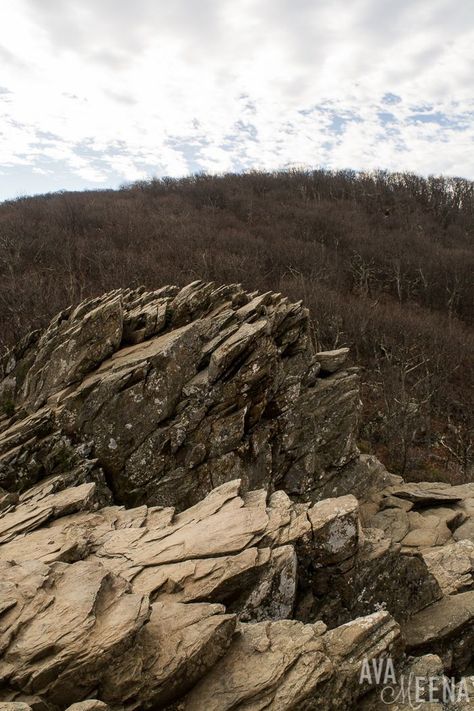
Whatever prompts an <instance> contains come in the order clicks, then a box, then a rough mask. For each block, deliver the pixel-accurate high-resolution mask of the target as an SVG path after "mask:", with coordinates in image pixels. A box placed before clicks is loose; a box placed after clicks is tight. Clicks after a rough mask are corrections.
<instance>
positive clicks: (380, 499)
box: [0, 282, 474, 711]
mask: <svg viewBox="0 0 474 711" xmlns="http://www.w3.org/2000/svg"><path fill="white" fill-rule="evenodd" d="M346 358H347V349H340V350H339V351H334V352H319V351H318V348H317V346H315V345H314V342H313V337H312V334H311V329H310V324H309V320H308V312H307V311H306V309H304V308H303V307H302V306H301V304H300V303H297V304H291V303H289V302H288V301H287V299H285V298H284V297H282V296H281V295H280V294H274V293H272V292H268V293H265V294H258V293H246V292H244V291H243V290H242V288H241V287H240V286H238V285H229V286H225V287H215V285H214V284H212V283H205V282H194V283H192V284H189V285H188V286H186V287H184V288H182V289H180V288H178V287H164V288H163V289H158V290H156V291H146V290H145V289H136V290H126V289H120V290H116V291H114V292H110V293H109V294H105V295H104V296H102V297H98V298H95V299H90V300H87V301H85V302H83V303H82V304H79V305H78V306H77V307H71V308H69V309H66V310H65V311H64V312H62V313H61V314H59V315H58V316H57V317H56V318H55V319H53V321H52V322H51V324H50V325H49V326H48V328H47V329H45V330H44V331H43V332H41V333H40V332H37V333H35V334H32V335H31V336H30V337H28V338H26V339H24V341H23V342H22V343H21V344H19V345H18V346H17V347H16V348H14V349H13V350H12V351H11V352H10V353H9V354H8V355H7V356H6V357H5V358H4V359H3V361H2V363H1V364H0V397H1V398H2V401H3V402H6V403H7V405H8V407H7V408H6V409H5V414H4V416H2V418H1V419H0V487H1V488H0V700H1V703H5V704H10V703H12V704H26V706H27V707H28V708H30V709H31V710H32V711H66V709H68V708H69V711H94V710H95V709H97V711H99V709H104V711H105V710H106V709H110V710H111V711H141V710H142V709H147V708H149V709H151V708H154V709H165V708H166V709H167V711H175V710H176V709H177V708H182V709H191V710H192V709H199V710H200V709H202V708H205V709H210V710H212V708H215V709H216V710H217V709H219V711H220V709H226V708H228V709H236V711H237V709H238V710H239V711H244V710H246V711H252V710H253V709H255V711H257V709H258V710H259V711H261V709H263V707H265V708H268V709H272V710H274V711H281V710H283V709H295V710H297V709H300V711H303V709H305V710H306V711H309V709H313V708H314V709H320V710H321V709H322V711H325V709H328V710H329V709H335V708H337V709H352V708H355V705H356V704H357V703H358V702H359V700H360V699H361V697H362V696H364V695H366V701H368V700H369V699H370V694H369V695H367V692H370V689H371V688H372V684H369V685H364V684H360V683H359V673H360V668H361V664H362V662H363V660H364V659H367V658H368V659H375V658H376V657H379V656H382V657H383V656H385V657H386V656H388V655H391V656H393V657H394V659H396V660H398V661H400V664H402V665H403V664H404V665H405V666H406V664H407V660H406V657H405V656H404V655H403V640H402V637H401V635H400V630H399V627H398V623H400V624H402V625H403V631H404V635H405V637H406V639H407V642H408V648H409V650H411V651H413V652H415V653H419V652H421V653H423V652H427V651H430V652H431V651H435V652H439V654H440V656H441V657H442V661H443V664H444V666H445V670H446V671H449V670H455V671H456V672H463V671H464V670H465V669H467V668H468V665H469V663H470V662H471V661H472V646H473V639H474V631H473V620H474V610H473V609H472V607H473V600H472V598H471V597H470V595H471V594H472V593H474V590H472V587H473V582H472V580H473V579H472V562H473V556H472V550H471V549H472V545H471V543H469V542H468V541H465V540H462V537H464V536H466V535H467V536H469V535H470V530H471V529H470V528H469V527H470V524H471V521H472V520H474V518H473V515H474V485H470V484H466V485H463V486H459V487H449V486H448V485H442V484H433V483H416V484H411V483H408V484H407V483H405V482H403V480H402V479H401V478H400V477H395V476H393V475H391V474H389V473H388V472H387V471H386V470H385V468H384V467H383V466H382V465H381V464H380V462H378V460H377V459H376V458H375V457H371V456H370V455H362V456H360V455H359V452H358V449H357V447H356V444H355V440H356V435H357V424H358V416H359V410H360V398H359V381H358V375H357V370H356V369H355V368H347V367H346V365H345V363H346ZM282 489H283V490H282ZM328 497H330V498H328ZM125 506H126V507H128V508H125ZM460 537H461V538H460ZM453 541H458V542H453ZM427 546H429V547H428V548H427ZM466 590H467V591H468V592H465V591H466ZM466 596H467V597H466ZM291 618H296V619H291ZM423 659H424V662H423V661H421V662H420V664H421V665H423V664H424V663H425V662H426V660H427V658H423ZM412 666H413V664H412ZM404 668H405V667H404ZM413 668H415V667H413ZM420 668H421V667H420ZM71 704H73V706H71Z"/></svg>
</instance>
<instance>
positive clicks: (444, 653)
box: [402, 590, 474, 673]
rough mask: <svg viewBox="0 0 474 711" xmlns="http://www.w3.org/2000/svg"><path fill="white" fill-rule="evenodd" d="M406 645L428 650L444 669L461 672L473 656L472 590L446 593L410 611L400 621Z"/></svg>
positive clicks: (418, 651) (473, 594)
mask: <svg viewBox="0 0 474 711" xmlns="http://www.w3.org/2000/svg"><path fill="white" fill-rule="evenodd" d="M402 632H403V635H404V637H405V640H406V644H407V649H408V650H409V651H411V652H414V653H416V654H419V653H424V652H426V651H430V652H432V653H434V654H437V655H439V656H440V657H441V659H442V660H443V663H444V666H445V669H446V670H448V671H451V672H453V673H459V672H463V671H464V670H465V669H467V668H468V667H469V665H470V664H471V663H472V661H473V658H474V590H471V591H468V592H462V593H458V594H457V595H449V596H447V597H444V598H442V599H441V600H439V601H438V602H435V603H433V605H430V606H429V607H426V608H425V609H424V610H421V611H420V612H418V613H416V614H415V615H413V616H412V617H411V618H410V620H409V621H408V622H407V623H406V624H404V625H402Z"/></svg>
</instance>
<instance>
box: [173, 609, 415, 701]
mask: <svg viewBox="0 0 474 711" xmlns="http://www.w3.org/2000/svg"><path fill="white" fill-rule="evenodd" d="M400 649H401V644H400V639H399V629H398V626H397V625H396V624H395V623H394V622H393V620H392V619H391V618H390V616H389V615H387V614H386V613H376V614H375V615H372V616H370V617H366V618H361V619H358V620H354V621H353V622H351V623H349V624H348V625H345V626H343V627H341V628H339V629H338V630H335V631H333V632H327V633H325V627H324V625H323V624H322V623H316V624H314V625H304V624H303V623H301V622H296V621H292V620H284V621H281V622H273V623H259V624H255V625H240V627H239V630H238V635H237V636H236V638H235V640H234V641H233V643H232V645H231V646H230V648H229V651H228V653H227V654H226V655H225V656H224V657H223V658H222V659H221V661H220V662H219V663H218V664H217V665H216V666H215V667H214V669H213V670H212V671H211V672H210V673H209V674H208V675H207V676H206V677H204V678H203V679H202V680H201V682H200V683H199V684H198V685H197V686H196V687H195V688H194V689H193V690H192V691H191V692H190V694H189V695H188V696H187V698H186V699H185V700H184V702H183V703H182V705H180V707H179V708H181V709H182V710H183V711H201V710H202V709H206V711H230V710H231V709H239V710H240V709H242V710H243V709H245V711H257V710H258V709H262V708H269V709H275V710H276V709H278V710H279V711H285V710H288V711H290V710H292V711H293V710H296V709H303V708H304V709H323V710H324V709H332V708H350V707H353V706H351V704H353V703H354V701H355V700H356V699H357V698H358V697H359V696H360V695H361V694H362V693H363V692H364V691H366V690H367V689H364V688H363V686H361V685H360V684H359V675H360V668H361V664H362V661H363V659H365V658H368V659H372V658H373V657H376V656H378V655H381V654H384V653H388V652H390V653H392V654H393V655H394V658H397V656H398V655H399V654H400ZM336 703H337V704H339V705H338V706H335V704H336Z"/></svg>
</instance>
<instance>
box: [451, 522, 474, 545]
mask: <svg viewBox="0 0 474 711" xmlns="http://www.w3.org/2000/svg"><path fill="white" fill-rule="evenodd" d="M453 538H454V540H455V541H471V542H472V543H474V517H472V518H469V519H468V520H467V521H466V522H465V523H463V524H462V526H459V528H457V529H456V530H455V531H454V533H453Z"/></svg>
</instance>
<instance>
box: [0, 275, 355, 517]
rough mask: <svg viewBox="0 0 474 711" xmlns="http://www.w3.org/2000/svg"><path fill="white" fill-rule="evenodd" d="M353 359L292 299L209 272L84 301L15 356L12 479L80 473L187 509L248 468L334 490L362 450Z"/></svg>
mask: <svg viewBox="0 0 474 711" xmlns="http://www.w3.org/2000/svg"><path fill="white" fill-rule="evenodd" d="M346 356H347V349H342V351H341V352H339V351H334V352H328V353H324V352H319V353H317V349H316V348H315V346H314V344H313V340H312V338H311V331H310V328H309V319H308V312H307V310H306V309H304V308H303V307H302V306H301V304H299V303H297V304H292V303H289V302H288V300H287V299H285V298H284V297H282V296H281V295H280V294H272V293H267V294H247V293H245V292H244V291H243V290H242V289H241V288H240V287H239V286H228V287H220V288H216V287H215V286H214V285H213V284H206V283H202V282H195V283H193V284H190V285H189V286H188V287H185V288H184V289H181V290H180V289H178V288H176V287H165V288H163V289H160V290H158V291H155V292H146V291H144V290H136V291H127V290H122V291H117V292H112V293H110V294H106V295H105V296H103V297H102V298H98V299H92V300H89V301H86V302H83V303H82V304H80V305H79V306H78V307H76V308H74V309H72V308H70V309H67V310H66V311H64V312H63V313H61V314H59V315H58V316H57V317H56V318H55V319H53V321H52V322H51V324H50V325H49V326H48V328H47V329H46V330H45V331H44V332H43V333H41V334H32V336H30V337H29V338H28V339H26V340H25V341H24V342H23V343H22V344H20V345H19V346H18V347H17V348H16V349H14V350H13V351H12V352H11V353H10V354H9V355H8V356H7V357H6V358H5V360H4V364H3V380H1V381H0V402H3V403H4V408H5V410H7V411H8V413H9V414H12V411H14V414H13V417H10V418H9V419H6V418H5V419H4V422H3V424H2V432H1V433H0V486H1V487H3V488H4V489H6V490H7V491H15V490H20V491H21V490H23V489H24V488H26V487H28V486H31V485H32V484H34V483H36V482H37V481H38V480H39V479H41V478H44V477H45V476H48V475H50V474H54V473H55V472H57V471H60V472H61V473H62V474H64V471H65V470H66V469H67V470H70V471H71V472H73V476H72V481H74V483H76V482H77V478H78V476H82V477H83V480H85V481H95V482H96V483H97V484H98V486H99V487H101V488H102V489H103V490H104V491H103V493H104V499H103V502H104V503H106V493H107V492H106V487H104V483H105V482H107V484H108V487H109V488H110V489H111V490H112V492H113V495H114V499H115V500H116V501H118V502H120V503H124V504H126V505H129V506H130V505H139V504H143V503H145V502H146V503H148V504H156V505H171V504H172V505H174V506H177V507H179V508H181V509H183V508H185V507H186V506H189V505H192V504H194V503H196V501H198V500H199V499H201V498H202V497H203V496H205V495H206V494H207V493H208V492H209V491H211V489H212V488H214V487H215V486H218V485H220V484H221V483H223V482H224V481H228V480H230V479H232V478H236V477H238V478H240V479H241V480H242V482H243V486H245V487H246V488H247V489H252V488H256V487H264V488H266V489H270V490H272V489H273V490H274V489H276V488H284V489H285V490H286V491H287V492H288V493H290V494H291V495H292V496H294V497H297V498H299V499H300V500H306V501H307V500H310V499H311V498H313V499H314V498H324V496H325V495H328V494H330V493H331V489H332V487H333V485H334V481H337V479H338V477H339V476H340V475H341V472H342V470H343V468H344V466H345V465H347V464H348V463H349V462H351V461H354V460H355V459H356V458H357V455H358V452H357V448H356V445H355V435H356V430H357V422H358V413H359V389H358V377H357V373H356V371H355V369H353V368H348V369H346V370H341V368H342V367H343V365H344V361H345V359H346ZM318 359H319V360H318ZM5 404H8V407H6V406H5Z"/></svg>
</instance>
